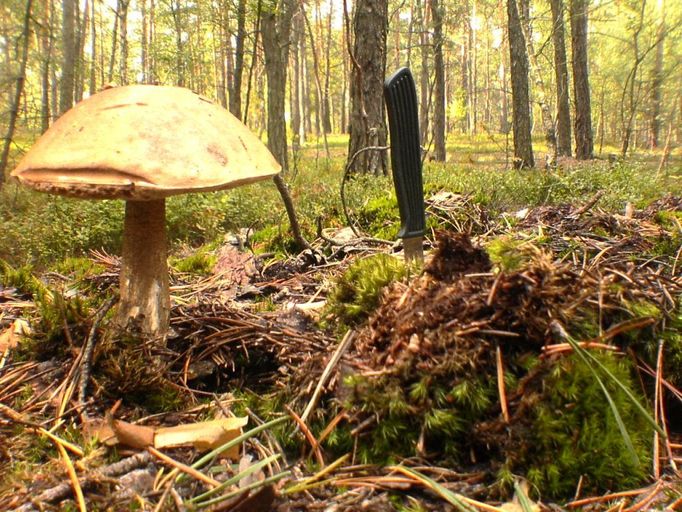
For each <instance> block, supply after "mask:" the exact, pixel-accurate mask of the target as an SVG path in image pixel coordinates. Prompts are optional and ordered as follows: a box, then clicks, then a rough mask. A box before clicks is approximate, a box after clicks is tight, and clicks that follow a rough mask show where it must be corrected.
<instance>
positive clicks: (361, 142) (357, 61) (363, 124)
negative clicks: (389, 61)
mask: <svg viewBox="0 0 682 512" xmlns="http://www.w3.org/2000/svg"><path fill="white" fill-rule="evenodd" d="M387 31H388V0H358V1H357V2H356V4H355V13H354V16H353V34H354V42H353V51H352V53H351V60H352V62H353V69H352V71H351V84H350V98H351V113H350V140H349V144H348V164H350V165H351V171H354V172H365V173H371V174H374V175H377V176H378V175H382V174H386V172H387V162H386V156H385V153H384V152H378V151H365V152H364V153H363V154H362V155H360V157H359V158H355V160H354V161H353V156H354V155H355V154H356V153H357V152H358V151H360V150H361V149H363V148H365V147H369V146H384V145H386V125H385V122H384V99H383V84H384V77H385V74H386V36H387Z"/></svg>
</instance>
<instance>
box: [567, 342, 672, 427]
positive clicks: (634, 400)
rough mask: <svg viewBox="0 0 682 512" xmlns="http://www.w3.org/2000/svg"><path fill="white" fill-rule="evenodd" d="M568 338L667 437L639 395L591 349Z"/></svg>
mask: <svg viewBox="0 0 682 512" xmlns="http://www.w3.org/2000/svg"><path fill="white" fill-rule="evenodd" d="M567 340H568V343H569V344H570V345H571V346H572V347H573V349H574V350H575V351H576V352H577V353H579V354H582V356H583V358H585V357H587V358H589V359H590V360H591V361H594V363H595V364H596V365H597V366H599V368H600V369H601V370H602V371H603V372H604V373H605V374H606V375H607V376H608V377H609V379H611V381H612V382H613V383H614V384H616V386H618V387H619V388H620V389H621V390H622V391H623V393H625V395H626V396H627V397H628V398H629V399H630V401H631V402H632V404H633V405H634V406H635V408H636V409H637V411H638V412H639V414H640V415H642V417H644V419H646V420H647V422H649V424H650V425H651V426H652V427H653V428H654V429H656V431H657V432H658V433H659V434H660V435H661V437H662V438H663V439H666V438H667V437H668V436H667V435H666V433H665V430H663V429H662V428H661V426H660V425H659V424H658V423H656V420H655V419H654V418H653V416H651V414H649V411H647V410H646V409H645V408H644V406H643V405H642V404H641V403H639V400H637V397H636V396H635V395H633V394H632V392H631V391H630V390H629V389H628V388H627V386H626V385H625V384H623V383H622V382H621V381H619V380H618V378H617V377H616V376H615V375H614V374H613V373H611V371H610V370H609V369H608V368H607V367H606V366H604V364H603V363H602V362H601V361H600V360H599V359H598V358H596V357H594V355H592V354H590V351H589V350H585V349H584V348H582V347H581V346H580V345H579V344H578V343H577V342H576V341H575V340H574V339H573V338H571V337H568V338H567Z"/></svg>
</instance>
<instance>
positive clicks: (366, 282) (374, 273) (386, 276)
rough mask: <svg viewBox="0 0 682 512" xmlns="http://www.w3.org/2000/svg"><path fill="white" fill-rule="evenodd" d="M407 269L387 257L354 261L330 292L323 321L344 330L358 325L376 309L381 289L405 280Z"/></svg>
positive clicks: (400, 262)
mask: <svg viewBox="0 0 682 512" xmlns="http://www.w3.org/2000/svg"><path fill="white" fill-rule="evenodd" d="M408 270H409V269H408V267H407V266H406V265H405V263H404V262H403V261H402V260H399V259H398V258H395V257H393V256H390V255H388V254H375V255H372V256H369V257H367V258H362V259H359V260H356V261H354V262H353V263H352V264H351V265H350V267H348V269H347V270H346V271H345V272H344V273H343V274H342V275H341V276H340V277H339V278H338V279H337V281H336V283H335V285H334V287H333V288H332V290H331V292H330V293H329V296H328V297H327V306H326V308H325V311H324V313H323V318H327V319H328V320H330V319H332V318H333V320H334V321H335V322H339V323H341V324H342V325H343V326H347V327H350V326H353V325H357V324H359V323H360V322H362V321H363V320H365V319H366V318H367V317H368V316H369V315H370V314H371V313H372V311H374V310H375V309H376V308H377V306H378V305H379V299H380V297H381V293H382V290H383V289H384V287H386V286H387V285H389V284H390V283H392V282H394V281H398V280H400V279H402V278H403V277H405V276H406V275H407V273H408Z"/></svg>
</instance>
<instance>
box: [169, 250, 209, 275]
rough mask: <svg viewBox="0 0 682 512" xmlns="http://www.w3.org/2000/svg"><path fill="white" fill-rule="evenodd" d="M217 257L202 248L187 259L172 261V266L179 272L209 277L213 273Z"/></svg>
mask: <svg viewBox="0 0 682 512" xmlns="http://www.w3.org/2000/svg"><path fill="white" fill-rule="evenodd" d="M216 261H217V257H216V255H215V254H212V253H211V252H209V251H208V249H206V248H201V249H199V250H198V251H197V252H195V253H194V254H191V255H190V256H187V257H186V258H179V259H171V265H172V266H173V268H175V269H176V270H177V271H178V272H183V273H186V274H194V275H199V276H207V275H209V274H210V273H211V272H212V271H213V267H214V266H215V264H216Z"/></svg>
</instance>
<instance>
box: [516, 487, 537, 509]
mask: <svg viewBox="0 0 682 512" xmlns="http://www.w3.org/2000/svg"><path fill="white" fill-rule="evenodd" d="M514 492H515V493H516V496H517V497H518V499H519V505H521V510H523V512H533V502H532V501H531V500H530V498H529V497H528V494H526V491H525V490H524V489H523V488H522V487H521V486H520V485H519V483H518V482H514Z"/></svg>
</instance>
